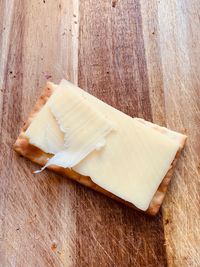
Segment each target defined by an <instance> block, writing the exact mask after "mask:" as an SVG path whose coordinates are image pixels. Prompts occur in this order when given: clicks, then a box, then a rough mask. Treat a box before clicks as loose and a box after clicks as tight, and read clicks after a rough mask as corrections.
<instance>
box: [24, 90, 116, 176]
mask: <svg viewBox="0 0 200 267" xmlns="http://www.w3.org/2000/svg"><path fill="white" fill-rule="evenodd" d="M112 130H113V124H112V123H110V122H109V121H108V120H107V119H106V118H105V117H104V116H102V115H101V114H99V113H98V112H97V111H96V110H95V109H93V108H92V107H91V105H90V104H89V102H88V101H87V100H85V99H84V98H83V97H82V96H79V95H77V93H76V92H74V90H66V89H65V88H64V89H63V88H62V87H60V88H57V89H56V90H55V91H54V93H53V94H52V96H51V97H50V98H49V100H48V101H47V103H46V104H45V106H44V107H43V109H42V110H41V111H40V112H39V113H38V115H37V116H36V118H35V119H34V120H33V122H32V123H31V125H30V127H29V128H28V129H27V131H26V132H25V135H26V136H27V138H29V142H30V143H31V144H33V145H36V146H37V147H39V148H41V149H42V150H43V151H45V152H47V153H53V154H55V155H54V156H53V157H51V158H50V159H49V160H48V162H47V163H46V165H45V166H44V167H43V168H42V169H41V170H39V171H36V173H38V172H40V171H42V170H44V169H45V168H46V167H48V166H50V165H58V166H60V167H64V168H71V167H73V166H75V165H76V164H78V163H79V162H80V161H81V160H82V159H84V158H85V157H86V156H87V155H88V154H89V153H91V152H92V151H93V150H95V149H97V150H99V149H101V147H103V146H104V145H105V137H106V136H107V135H108V134H109V133H110V132H111V131H112ZM56 144H57V145H58V147H57V150H56V148H55V145H56Z"/></svg>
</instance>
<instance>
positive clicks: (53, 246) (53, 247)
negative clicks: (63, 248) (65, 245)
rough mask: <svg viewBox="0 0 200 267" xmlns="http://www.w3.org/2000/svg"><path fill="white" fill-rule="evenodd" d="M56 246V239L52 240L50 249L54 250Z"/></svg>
mask: <svg viewBox="0 0 200 267" xmlns="http://www.w3.org/2000/svg"><path fill="white" fill-rule="evenodd" d="M56 248H57V243H56V241H53V243H52V244H51V250H52V251H55V250H56Z"/></svg>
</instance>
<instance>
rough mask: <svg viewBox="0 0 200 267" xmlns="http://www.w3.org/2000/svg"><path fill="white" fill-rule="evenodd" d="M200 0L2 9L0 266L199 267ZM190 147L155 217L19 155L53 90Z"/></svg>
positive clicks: (16, 2) (72, 1) (30, 4)
mask: <svg viewBox="0 0 200 267" xmlns="http://www.w3.org/2000/svg"><path fill="white" fill-rule="evenodd" d="M199 10H200V3H199V1H198V0H176V1H173V0H169V1H167V0H163V1H157V0H152V1H145V0H123V1H122V0H121V1H120V0H118V1H110V0H105V1H92V0H84V1H83V0H81V1H78V0H65V1H64V0H62V1H48V0H40V1H39V0H38V1H35V0H30V1H23V0H6V1H5V0H0V16H1V21H0V33H1V37H0V51H1V53H0V95H1V97H0V124H1V126H0V151H1V153H0V162H1V163H0V178H1V182H0V192H1V193H0V265H1V266H5V267H10V266H16V267H23V266H31V267H32V266H41V267H43V266H56V267H57V266H67V267H68V266H78V267H79V266H83V267H84V266H97V265H100V266H103V267H104V266H120V267H121V266H122V267H123V266H136V267H137V266H161V267H162V266H167V265H168V266H177V267H179V266H186V267H187V266H200V230H199V229H200V228H199V225H200V205H199V203H200V194H199V192H200V182H199V181H200V155H199V154H200V153H199V151H200V141H199V140H200V139H199V125H200V100H199V99H200V90H199V87H200V78H199V75H198V73H199V71H200V55H199V49H200V33H199V27H200V25H199V24H200V21H199ZM63 77H64V78H67V79H70V80H71V81H73V82H75V83H78V84H79V85H80V86H81V87H83V88H84V89H85V90H87V91H89V92H91V93H92V94H94V95H96V96H97V97H99V98H101V99H102V100H104V101H106V102H108V103H109V104H111V105H113V106H114V107H116V108H118V109H120V110H122V111H123V112H125V113H127V114H129V115H131V116H140V117H143V118H145V119H148V120H153V121H154V122H155V123H158V124H161V125H166V126H168V127H170V128H172V129H174V130H177V131H180V132H183V133H186V134H187V135H188V136H189V138H188V142H187V146H186V149H185V151H184V153H183V155H182V159H181V160H180V161H179V163H178V168H177V169H176V173H175V175H174V178H173V181H172V183H171V186H170V190H169V192H168V194H167V197H166V200H165V203H164V206H163V215H162V214H161V213H160V214H159V215H158V216H157V217H156V218H149V217H147V216H145V215H142V214H140V213H138V212H136V211H133V210H132V209H130V208H127V207H124V206H123V205H121V204H119V203H116V202H115V201H113V200H110V199H108V198H106V197H104V196H102V195H100V194H98V193H96V192H92V191H91V190H88V189H86V188H83V187H82V186H80V185H77V184H75V183H73V182H71V181H70V180H67V179H63V178H62V177H59V176H57V175H55V174H54V173H51V172H48V171H45V172H43V173H41V174H38V175H37V176H36V175H33V174H32V172H33V170H35V168H36V166H34V165H33V164H32V163H30V162H29V161H27V160H25V159H23V158H20V157H18V156H17V155H16V154H15V153H14V152H13V150H12V144H13V143H14V141H15V139H16V137H17V135H18V133H19V128H20V127H21V125H22V124H23V121H24V120H25V119H26V118H27V115H28V113H29V112H30V110H31V109H32V107H33V104H34V103H35V101H36V99H37V98H38V96H39V95H40V93H41V90H40V88H41V87H42V86H43V85H44V84H45V82H46V80H47V79H50V80H52V81H55V82H58V81H59V80H60V79H61V78H63Z"/></svg>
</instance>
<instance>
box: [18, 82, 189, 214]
mask: <svg viewBox="0 0 200 267" xmlns="http://www.w3.org/2000/svg"><path fill="white" fill-rule="evenodd" d="M54 90H55V89H54V87H53V86H52V84H51V83H47V85H46V87H45V88H44V90H43V92H42V95H41V96H40V98H39V99H38V101H37V102H36V104H35V106H34V108H33V110H32V112H31V114H30V115H29V117H28V120H27V121H26V122H25V124H24V126H23V127H22V129H21V131H20V134H19V136H18V138H17V140H16V142H15V144H14V150H15V151H16V152H18V153H19V154H21V155H23V156H24V157H26V158H28V159H30V160H31V161H32V162H35V163H37V164H39V165H41V166H44V165H45V164H46V162H47V161H48V158H49V157H50V156H51V155H50V154H47V153H45V152H44V151H42V150H40V149H39V148H37V147H35V146H33V145H31V144H30V143H29V140H28V139H27V138H26V136H25V134H24V133H25V131H26V129H27V128H28V127H29V125H30V123H31V122H32V120H33V118H34V117H35V116H36V114H37V113H38V112H39V111H40V109H41V108H42V107H43V106H44V105H45V103H46V102H47V100H48V99H49V97H50V96H51V94H52V93H53V91H54ZM141 123H145V124H147V127H152V126H153V128H154V129H155V130H157V131H160V132H161V133H163V134H168V135H169V134H170V135H173V132H172V131H170V130H168V129H166V128H163V127H160V126H158V125H155V124H151V123H149V122H145V121H144V120H141ZM174 134H176V133H174ZM178 137H179V143H180V147H179V150H178V152H177V154H176V156H175V158H174V160H173V162H172V164H171V166H170V168H169V170H168V172H167V174H166V175H165V177H164V178H163V180H162V182H161V184H160V186H159V187H158V189H157V191H156V193H155V194H154V197H153V198H152V200H151V202H150V205H149V207H148V209H147V210H146V211H145V213H147V214H149V215H156V213H157V212H158V211H159V208H160V206H161V204H162V202H163V199H164V197H165V194H166V191H167V187H168V184H169V182H170V180H171V178H172V174H173V171H174V168H175V165H176V163H177V160H178V158H179V155H180V152H181V150H182V149H183V147H184V145H185V141H186V136H184V135H178ZM48 169H50V170H52V171H54V172H56V173H59V174H61V175H63V176H66V177H69V178H70V179H73V180H75V181H77V182H79V183H80V184H83V185H85V186H87V187H90V188H92V189H94V190H96V191H98V192H101V193H103V194H104V195H106V196H108V197H110V198H112V199H115V200H117V201H119V202H122V203H124V204H125V205H127V206H130V207H133V208H135V209H137V208H136V207H135V206H134V205H133V204H132V203H129V202H127V201H124V200H123V199H121V198H119V197H117V196H115V195H113V194H112V193H110V192H108V191H107V190H105V189H103V188H101V187H100V186H98V185H97V184H95V183H94V182H93V181H92V180H91V179H90V177H88V176H83V175H80V174H79V173H77V172H75V171H73V170H72V169H65V168H62V167H59V166H55V165H52V166H49V167H48Z"/></svg>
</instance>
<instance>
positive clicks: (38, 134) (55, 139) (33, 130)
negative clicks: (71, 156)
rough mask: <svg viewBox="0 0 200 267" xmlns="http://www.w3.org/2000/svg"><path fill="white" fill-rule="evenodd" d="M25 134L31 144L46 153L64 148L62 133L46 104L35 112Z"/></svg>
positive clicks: (52, 152) (54, 152)
mask: <svg viewBox="0 0 200 267" xmlns="http://www.w3.org/2000/svg"><path fill="white" fill-rule="evenodd" d="M25 135H26V137H27V138H28V139H29V142H30V143H31V144H32V145H34V146H37V147H39V148H40V149H42V150H43V151H44V152H46V153H50V154H56V153H57V152H59V151H62V150H64V149H66V147H65V146H64V133H63V132H62V131H61V130H60V127H59V125H58V123H57V121H56V119H55V118H54V116H53V114H52V113H51V110H50V108H49V107H48V105H45V106H44V107H43V108H42V109H41V110H40V111H39V112H38V113H37V115H36V116H35V118H34V119H33V121H32V123H31V124H30V126H29V127H28V129H27V130H26V132H25Z"/></svg>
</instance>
